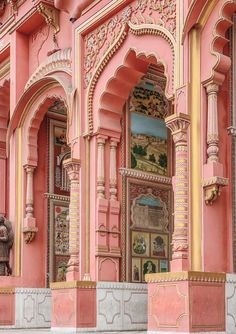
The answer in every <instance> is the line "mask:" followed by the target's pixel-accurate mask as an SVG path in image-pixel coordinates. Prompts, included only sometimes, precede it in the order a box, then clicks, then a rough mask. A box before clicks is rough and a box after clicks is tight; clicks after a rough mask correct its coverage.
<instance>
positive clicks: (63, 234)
mask: <svg viewBox="0 0 236 334" xmlns="http://www.w3.org/2000/svg"><path fill="white" fill-rule="evenodd" d="M54 210H55V213H54V215H55V216H54V217H55V240H54V241H55V254H56V255H69V221H68V215H69V209H68V207H67V206H61V205H60V206H59V205H58V206H55V208H54Z"/></svg>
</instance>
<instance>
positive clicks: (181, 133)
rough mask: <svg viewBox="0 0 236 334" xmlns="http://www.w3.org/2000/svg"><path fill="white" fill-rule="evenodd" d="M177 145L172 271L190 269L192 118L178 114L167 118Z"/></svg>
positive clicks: (167, 124)
mask: <svg viewBox="0 0 236 334" xmlns="http://www.w3.org/2000/svg"><path fill="white" fill-rule="evenodd" d="M165 121H166V126H167V127H168V128H169V129H170V130H171V133H172V136H173V140H174V143H175V178H174V233H173V239H172V262H171V271H183V270H188V269H189V239H188V238H189V236H188V230H189V205H188V202H189V201H188V200H189V194H188V188H189V184H188V142H187V129H188V126H189V124H190V118H189V116H188V115H186V114H182V113H176V114H174V115H171V116H169V117H167V118H166V120H165Z"/></svg>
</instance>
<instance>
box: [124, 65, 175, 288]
mask: <svg viewBox="0 0 236 334" xmlns="http://www.w3.org/2000/svg"><path fill="white" fill-rule="evenodd" d="M165 88H166V76H165V73H164V67H163V65H162V64H161V63H159V64H156V65H155V64H150V65H149V66H148V68H147V72H146V74H145V75H144V76H143V77H142V78H141V80H140V81H139V83H138V84H137V85H136V86H135V87H134V88H133V90H132V91H131V93H130V96H129V99H128V101H127V103H126V106H125V111H124V116H123V123H124V124H123V131H122V139H121V141H122V142H123V145H121V155H122V162H123V166H122V168H121V169H120V173H121V175H122V198H125V203H122V207H123V208H124V204H125V205H126V207H125V214H124V213H123V215H122V217H123V218H124V216H125V220H124V221H122V222H121V224H123V225H125V226H126V238H125V239H126V241H125V242H124V243H125V244H126V248H125V249H124V250H122V251H123V252H122V253H123V254H126V259H125V260H124V259H123V261H125V263H126V277H125V280H128V281H130V282H136V283H137V282H145V274H147V273H157V272H167V271H169V261H170V258H171V248H170V244H171V242H170V241H171V232H172V214H171V213H172V184H171V183H172V181H171V176H172V140H171V138H170V133H169V131H168V129H167V127H166V125H165V117H167V116H168V115H170V114H171V102H170V101H168V100H167V98H166V96H165ZM123 238H124V236H123ZM123 279H124V278H123Z"/></svg>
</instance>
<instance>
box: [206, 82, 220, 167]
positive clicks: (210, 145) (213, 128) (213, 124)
mask: <svg viewBox="0 0 236 334" xmlns="http://www.w3.org/2000/svg"><path fill="white" fill-rule="evenodd" d="M206 90H207V98H208V115H207V155H208V158H207V162H212V161H215V162H218V160H219V158H218V152H219V147H218V144H219V130H218V111H217V94H218V91H219V86H218V85H217V84H215V83H210V84H208V85H207V86H206Z"/></svg>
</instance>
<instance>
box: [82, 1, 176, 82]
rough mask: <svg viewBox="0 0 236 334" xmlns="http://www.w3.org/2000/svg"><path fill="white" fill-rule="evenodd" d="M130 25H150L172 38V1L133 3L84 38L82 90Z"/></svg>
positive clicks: (173, 3) (173, 32)
mask: <svg viewBox="0 0 236 334" xmlns="http://www.w3.org/2000/svg"><path fill="white" fill-rule="evenodd" d="M127 22H131V23H132V24H134V25H137V26H138V25H142V24H153V25H158V26H161V27H163V28H165V29H166V30H168V31H169V32H170V33H171V35H172V36H173V37H174V38H175V34H176V0H136V1H134V2H133V3H132V4H130V5H129V6H127V7H126V8H125V9H123V10H122V11H120V12H119V13H118V14H117V15H115V16H113V17H112V18H110V19H108V20H107V21H105V23H104V24H102V25H101V26H99V27H98V28H97V29H95V30H94V31H92V32H91V33H89V34H88V35H87V36H86V37H85V44H84V45H85V46H84V47H85V50H84V55H85V57H84V87H85V88H86V87H87V86H88V84H89V82H90V80H91V78H92V72H93V68H95V67H96V66H97V65H98V63H99V61H100V59H101V57H102V55H104V53H105V52H106V51H107V50H108V49H109V47H110V46H111V45H112V44H113V43H114V41H115V40H116V38H117V37H118V35H119V33H120V31H121V29H122V28H123V26H124V25H125V24H126V23H127Z"/></svg>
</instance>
